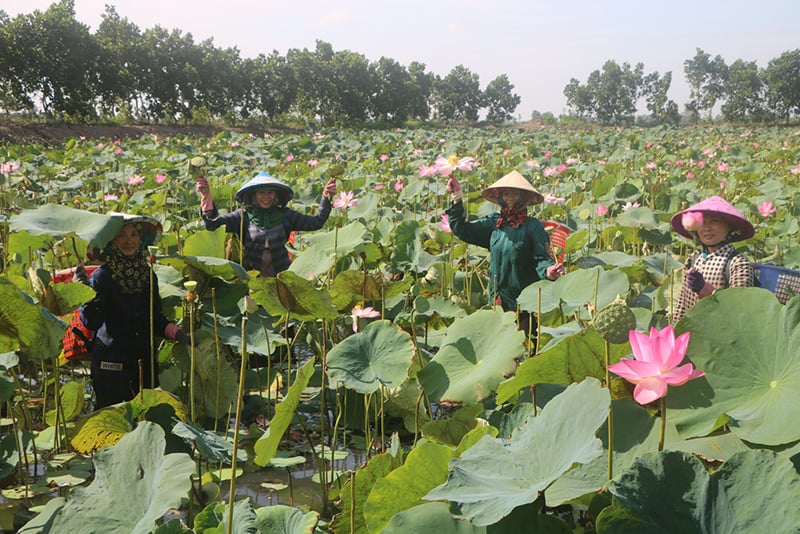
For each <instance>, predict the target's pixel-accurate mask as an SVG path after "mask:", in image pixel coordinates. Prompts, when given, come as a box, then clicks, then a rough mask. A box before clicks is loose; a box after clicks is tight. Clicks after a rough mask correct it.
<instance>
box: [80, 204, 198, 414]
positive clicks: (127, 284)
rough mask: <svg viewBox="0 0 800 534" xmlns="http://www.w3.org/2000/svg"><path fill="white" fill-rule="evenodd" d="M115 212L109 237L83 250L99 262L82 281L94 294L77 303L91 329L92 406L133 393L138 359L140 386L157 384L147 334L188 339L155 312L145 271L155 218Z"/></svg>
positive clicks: (155, 298)
mask: <svg viewBox="0 0 800 534" xmlns="http://www.w3.org/2000/svg"><path fill="white" fill-rule="evenodd" d="M118 215H120V216H122V218H123V224H122V228H121V229H120V230H119V232H118V233H117V235H116V236H115V237H114V239H112V240H111V242H110V243H108V244H107V245H106V246H105V247H103V248H102V249H99V248H97V247H94V246H91V247H89V250H87V256H89V258H90V259H92V260H95V261H102V262H103V264H102V265H100V267H98V268H97V269H95V271H94V272H93V273H92V276H91V277H90V278H89V280H88V284H89V285H90V286H91V287H92V289H94V290H95V297H94V298H93V299H92V300H91V301H89V302H87V303H86V304H84V305H83V306H82V307H81V321H82V322H83V324H84V325H85V326H86V327H87V328H88V329H89V330H92V331H93V332H94V336H93V345H92V385H93V389H94V393H95V398H96V402H95V409H98V408H103V407H105V406H110V405H112V404H117V403H119V402H123V401H128V400H131V399H132V398H133V397H134V396H136V394H137V393H138V392H139V388H140V382H139V362H141V365H142V375H141V376H142V382H143V384H142V385H143V386H144V387H145V388H153V387H156V386H157V385H158V358H157V357H155V355H154V352H153V351H154V350H155V348H154V347H153V346H151V344H150V340H151V339H155V337H156V336H157V337H165V338H167V339H170V340H178V341H181V342H182V343H184V344H186V343H187V342H188V340H187V338H186V336H185V335H184V333H183V331H182V330H181V329H180V328H179V327H178V326H177V325H176V324H175V323H171V322H169V321H168V320H167V318H166V317H165V316H164V313H163V312H162V311H161V298H160V296H159V292H158V278H157V277H156V275H155V274H154V273H153V274H152V275H151V272H150V269H151V267H150V262H149V258H150V254H149V252H148V250H147V246H148V245H153V244H155V243H156V242H158V240H159V238H160V237H161V223H160V222H159V221H157V220H156V219H153V218H152V217H146V216H139V215H125V214H118ZM151 280H152V285H151ZM151 303H152V308H151V307H150V305H151ZM151 324H152V327H153V334H154V335H152V336H151V332H150V328H151ZM153 378H154V379H155V380H153Z"/></svg>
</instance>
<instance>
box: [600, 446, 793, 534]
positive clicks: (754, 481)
mask: <svg viewBox="0 0 800 534" xmlns="http://www.w3.org/2000/svg"><path fill="white" fill-rule="evenodd" d="M608 490H609V491H610V492H611V494H612V495H613V496H614V497H615V500H614V502H613V504H612V505H611V506H610V507H609V508H606V509H604V510H603V512H601V513H600V516H599V517H598V518H597V532H598V533H600V534H602V533H611V532H613V533H614V534H627V533H634V532H663V533H668V532H682V533H687V534H692V533H697V534H704V533H707V532H797V531H798V530H800V509H798V508H797V506H795V505H794V503H796V502H797V500H798V498H800V475H798V473H797V471H796V470H795V468H794V466H793V465H792V462H791V461H790V460H789V459H788V458H786V457H785V456H782V455H780V454H776V453H774V452H771V451H766V450H753V451H744V452H739V453H736V454H735V455H733V456H732V457H731V458H730V459H729V460H727V461H726V462H725V463H724V464H722V466H721V467H720V468H719V469H717V470H716V471H715V472H714V473H708V472H707V471H706V469H705V468H704V467H703V464H702V462H701V461H700V460H698V459H697V458H696V457H694V456H692V455H691V454H688V453H685V452H676V451H665V452H662V453H650V454H647V455H645V456H642V457H641V458H639V459H638V460H637V461H636V463H635V464H634V465H633V466H632V467H631V468H630V469H628V470H627V471H625V472H624V473H621V474H620V476H619V477H617V478H616V479H615V480H613V481H612V482H611V483H610V484H609V485H608Z"/></svg>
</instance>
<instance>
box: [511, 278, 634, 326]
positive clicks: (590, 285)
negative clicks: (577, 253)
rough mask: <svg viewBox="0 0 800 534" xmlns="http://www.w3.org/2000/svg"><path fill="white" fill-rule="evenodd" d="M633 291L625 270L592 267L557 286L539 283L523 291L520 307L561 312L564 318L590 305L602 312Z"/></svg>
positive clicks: (544, 311)
mask: <svg viewBox="0 0 800 534" xmlns="http://www.w3.org/2000/svg"><path fill="white" fill-rule="evenodd" d="M540 289H541V308H540V301H539V290H540ZM629 289H630V284H629V282H628V276H627V275H626V274H625V273H624V272H622V271H621V270H619V269H612V270H604V269H603V268H602V267H592V268H590V269H578V270H576V271H572V272H570V273H567V274H565V275H564V276H562V277H561V278H559V279H558V280H556V281H555V282H551V281H549V280H542V281H539V282H535V283H533V284H531V285H529V286H528V287H526V288H525V289H523V290H522V293H520V295H519V297H518V298H517V303H518V304H519V306H520V308H521V309H523V310H527V311H530V312H537V311H541V313H547V312H549V311H552V310H555V309H557V308H560V309H561V310H562V312H563V313H564V315H571V314H572V313H574V312H575V311H576V310H579V309H581V308H584V307H585V306H586V305H587V304H591V305H593V306H595V307H596V308H597V309H598V310H599V309H601V308H603V307H604V306H605V305H607V304H609V303H610V302H612V301H613V300H614V299H615V298H617V296H618V295H627V294H628V290H629Z"/></svg>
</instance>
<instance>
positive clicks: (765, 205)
mask: <svg viewBox="0 0 800 534" xmlns="http://www.w3.org/2000/svg"><path fill="white" fill-rule="evenodd" d="M776 211H778V208H776V207H775V206H773V205H772V201H771V200H765V201H764V202H762V203H761V204H759V205H758V212H759V213H760V214H761V216H762V217H769V216H770V215H772V214H773V213H775V212H776Z"/></svg>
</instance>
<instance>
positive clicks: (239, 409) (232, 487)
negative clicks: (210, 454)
mask: <svg viewBox="0 0 800 534" xmlns="http://www.w3.org/2000/svg"><path fill="white" fill-rule="evenodd" d="M245 362H247V314H245V315H244V316H243V317H242V364H241V366H240V368H239V388H238V390H237V392H236V417H235V419H234V424H233V458H231V484H230V495H229V498H228V528H227V534H231V532H232V531H233V502H234V494H235V491H234V490H235V489H236V458H237V456H238V455H237V454H236V451H237V450H238V447H239V420H240V418H241V416H242V392H243V391H244V372H245ZM289 479H290V480H291V476H290V477H289Z"/></svg>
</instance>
